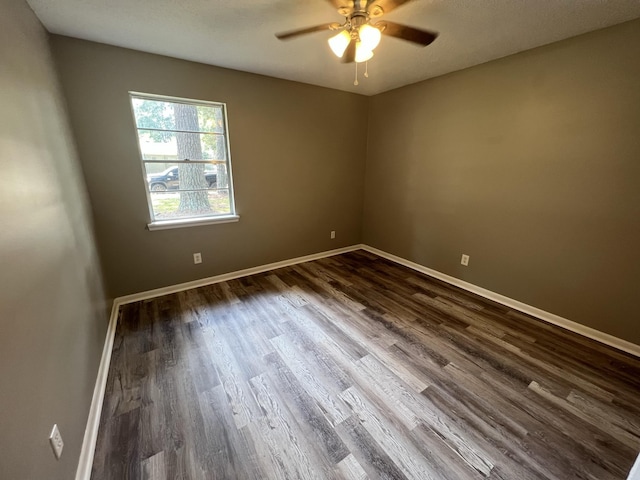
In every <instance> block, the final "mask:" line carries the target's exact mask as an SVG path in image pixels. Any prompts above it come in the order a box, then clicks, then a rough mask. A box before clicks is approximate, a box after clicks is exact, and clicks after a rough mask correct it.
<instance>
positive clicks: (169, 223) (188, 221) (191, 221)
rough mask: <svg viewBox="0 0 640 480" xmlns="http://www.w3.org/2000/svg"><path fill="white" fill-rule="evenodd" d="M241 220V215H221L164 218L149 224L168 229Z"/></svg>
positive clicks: (158, 228)
mask: <svg viewBox="0 0 640 480" xmlns="http://www.w3.org/2000/svg"><path fill="white" fill-rule="evenodd" d="M238 220H240V215H223V216H220V217H206V218H185V219H182V220H164V221H159V222H151V223H149V224H148V225H147V228H148V229H149V230H167V229H169V228H185V227H198V226H200V225H214V224H216V223H232V222H237V221H238Z"/></svg>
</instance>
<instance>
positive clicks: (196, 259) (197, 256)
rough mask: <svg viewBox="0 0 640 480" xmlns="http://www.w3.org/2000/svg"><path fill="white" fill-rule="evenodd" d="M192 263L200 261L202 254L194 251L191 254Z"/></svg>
mask: <svg viewBox="0 0 640 480" xmlns="http://www.w3.org/2000/svg"><path fill="white" fill-rule="evenodd" d="M193 263H195V264H198V263H202V254H201V253H194V254H193Z"/></svg>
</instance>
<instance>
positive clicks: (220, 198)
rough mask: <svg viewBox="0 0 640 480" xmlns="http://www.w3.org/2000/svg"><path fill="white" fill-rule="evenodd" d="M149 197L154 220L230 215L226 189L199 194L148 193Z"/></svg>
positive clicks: (174, 192) (204, 191)
mask: <svg viewBox="0 0 640 480" xmlns="http://www.w3.org/2000/svg"><path fill="white" fill-rule="evenodd" d="M149 195H150V197H151V204H152V206H153V215H154V218H155V219H156V220H175V219H178V218H192V217H212V216H217V215H229V214H230V213H232V211H231V197H230V195H229V190H228V189H219V190H218V189H211V190H202V191H199V192H180V191H176V190H167V191H166V192H150V193H149ZM194 197H195V198H194Z"/></svg>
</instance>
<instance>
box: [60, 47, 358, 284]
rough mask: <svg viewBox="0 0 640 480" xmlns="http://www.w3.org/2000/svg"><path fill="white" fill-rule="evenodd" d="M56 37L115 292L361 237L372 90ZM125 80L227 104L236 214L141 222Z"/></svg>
mask: <svg viewBox="0 0 640 480" xmlns="http://www.w3.org/2000/svg"><path fill="white" fill-rule="evenodd" d="M53 45H54V54H55V57H56V61H57V65H58V68H59V71H60V75H61V79H62V83H63V87H64V91H65V94H66V97H67V99H68V103H69V111H70V116H71V120H72V125H73V129H74V133H75V135H76V138H77V142H78V149H79V154H80V158H81V159H82V162H83V167H84V170H85V176H86V180H87V185H88V189H89V194H90V197H91V201H92V205H93V212H94V216H95V222H96V232H97V238H98V241H99V244H100V247H101V254H102V256H103V260H104V266H105V275H106V278H107V283H108V287H109V292H110V293H111V295H114V296H120V295H125V294H131V293H137V292H141V291H144V290H148V289H152V288H157V287H162V286H166V285H173V284H176V283H181V282H186V281H190V280H195V279H199V278H204V277H207V276H211V275H217V274H221V273H224V272H229V271H234V270H239V269H243V268H248V267H253V266H257V265H262V264H265V263H269V262H274V261H279V260H284V259H289V258H292V257H297V256H301V255H306V254H311V253H316V252H319V251H324V250H330V249H333V248H338V247H342V246H346V245H351V244H354V243H357V242H359V241H360V234H361V220H362V196H363V188H364V162H365V153H366V150H365V149H366V122H367V98H366V97H363V96H359V95H354V94H350V93H344V92H338V91H335V90H329V89H324V88H319V87H313V86H309V85H303V84H300V83H295V82H288V81H284V80H278V79H274V78H269V77H263V76H259V75H254V74H249V73H243V72H238V71H233V70H227V69H223V68H217V67H212V66H208V65H203V64H197V63H192V62H187V61H183V60H177V59H172V58H168V57H162V56H157V55H151V54H146V53H141V52H137V51H133V50H126V49H121V48H116V47H110V46H106V45H102V44H97V43H91V42H86V41H82V40H76V39H71V38H67V37H59V36H54V37H53ZM211 48H215V47H213V46H212V47H211ZM128 91H138V92H145V93H154V94H162V95H171V96H176V97H186V98H195V99H201V100H213V101H220V102H225V103H226V104H227V114H228V119H229V132H230V140H231V156H232V166H233V176H234V184H235V195H236V207H237V212H238V213H239V215H240V217H241V218H240V221H239V222H238V223H230V224H218V225H208V226H199V227H192V228H182V229H175V230H163V231H153V232H150V231H148V230H146V229H145V227H146V224H147V223H148V221H149V212H148V207H147V201H146V197H145V193H144V188H143V185H144V184H143V180H142V176H141V167H140V160H139V154H138V150H137V145H136V133H135V129H134V124H133V120H132V115H131V110H130V106H129V98H128V93H127V92H128ZM331 230H335V231H336V232H337V238H336V239H335V240H330V238H329V232H330V231H331ZM194 252H201V253H202V257H203V263H202V264H201V265H194V264H193V257H192V254H193V253H194Z"/></svg>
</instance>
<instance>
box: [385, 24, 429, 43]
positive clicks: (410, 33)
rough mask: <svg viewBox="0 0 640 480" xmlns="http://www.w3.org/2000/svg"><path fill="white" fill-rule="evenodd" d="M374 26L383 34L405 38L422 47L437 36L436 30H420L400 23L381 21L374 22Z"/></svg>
mask: <svg viewBox="0 0 640 480" xmlns="http://www.w3.org/2000/svg"><path fill="white" fill-rule="evenodd" d="M374 26H375V27H378V28H379V29H380V30H381V31H382V34H383V35H389V36H391V37H396V38H399V39H401V40H406V41H407V42H413V43H417V44H418V45H422V46H423V47H426V46H427V45H429V44H430V43H432V42H433V41H434V40H435V39H436V38H437V37H438V34H437V33H436V32H430V31H428V30H420V29H419V28H414V27H409V26H408V25H401V24H399V23H393V22H387V21H383V22H378V23H376V24H375V25H374Z"/></svg>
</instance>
